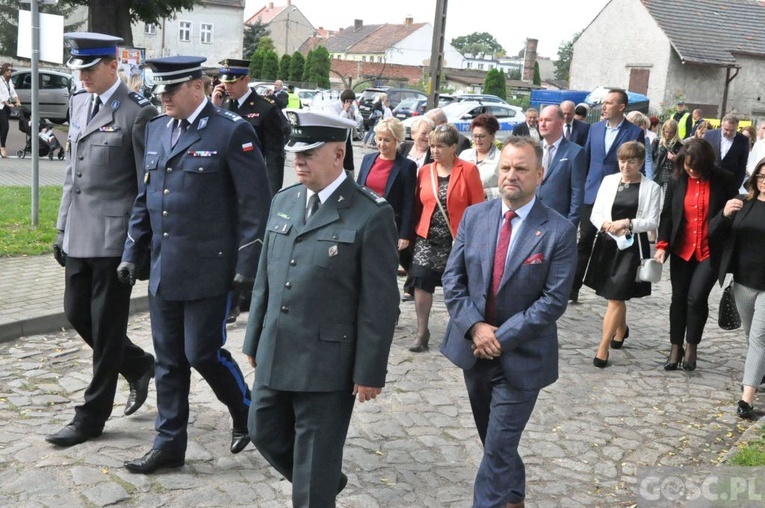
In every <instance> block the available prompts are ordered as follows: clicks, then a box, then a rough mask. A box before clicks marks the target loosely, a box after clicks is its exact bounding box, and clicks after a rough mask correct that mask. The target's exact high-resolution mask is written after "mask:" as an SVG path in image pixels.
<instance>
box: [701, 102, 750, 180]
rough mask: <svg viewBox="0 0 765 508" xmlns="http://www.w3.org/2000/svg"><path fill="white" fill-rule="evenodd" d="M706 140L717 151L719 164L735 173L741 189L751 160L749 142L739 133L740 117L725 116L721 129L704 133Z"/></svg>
mask: <svg viewBox="0 0 765 508" xmlns="http://www.w3.org/2000/svg"><path fill="white" fill-rule="evenodd" d="M704 139H706V140H707V141H709V142H710V143H711V144H712V148H714V149H715V156H716V157H717V163H718V164H719V165H720V167H721V168H723V169H725V170H727V171H730V172H731V173H733V176H734V177H735V179H736V186H737V187H741V184H743V183H744V178H746V163H747V160H748V158H749V140H748V139H747V138H746V136H744V135H743V134H741V133H740V132H738V117H737V116H736V115H730V114H728V115H725V116H724V117H723V119H722V123H721V124H720V128H719V129H714V130H711V131H707V132H706V133H704Z"/></svg>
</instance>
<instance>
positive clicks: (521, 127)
mask: <svg viewBox="0 0 765 508" xmlns="http://www.w3.org/2000/svg"><path fill="white" fill-rule="evenodd" d="M538 118H539V111H537V110H536V109H534V108H529V109H527V110H526V121H525V122H523V123H519V124H518V125H516V126H515V127H513V136H527V137H530V138H532V139H534V140H535V141H539V140H540V138H541V136H540V135H539V128H538V127H537V119H538Z"/></svg>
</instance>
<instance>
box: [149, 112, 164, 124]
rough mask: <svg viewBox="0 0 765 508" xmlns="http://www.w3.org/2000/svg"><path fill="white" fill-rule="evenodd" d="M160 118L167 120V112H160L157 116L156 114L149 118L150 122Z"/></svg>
mask: <svg viewBox="0 0 765 508" xmlns="http://www.w3.org/2000/svg"><path fill="white" fill-rule="evenodd" d="M160 119H165V120H167V113H160V114H158V115H157V116H155V117H154V118H150V119H149V122H154V121H156V120H160Z"/></svg>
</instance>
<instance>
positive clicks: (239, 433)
mask: <svg viewBox="0 0 765 508" xmlns="http://www.w3.org/2000/svg"><path fill="white" fill-rule="evenodd" d="M248 444H250V434H249V433H248V432H247V429H244V430H242V429H237V428H234V430H232V431H231V453H239V452H241V451H242V450H244V449H245V448H247V445H248Z"/></svg>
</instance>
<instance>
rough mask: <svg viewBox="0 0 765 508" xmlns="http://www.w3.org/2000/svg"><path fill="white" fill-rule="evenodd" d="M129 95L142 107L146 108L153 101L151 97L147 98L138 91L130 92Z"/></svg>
mask: <svg viewBox="0 0 765 508" xmlns="http://www.w3.org/2000/svg"><path fill="white" fill-rule="evenodd" d="M128 97H130V99H131V100H132V101H133V102H135V103H136V104H138V105H139V106H141V107H142V108H144V107H146V106H148V105H150V104H151V101H150V100H149V99H147V98H146V97H144V96H143V95H141V94H139V93H138V92H130V93H129V94H128Z"/></svg>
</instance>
